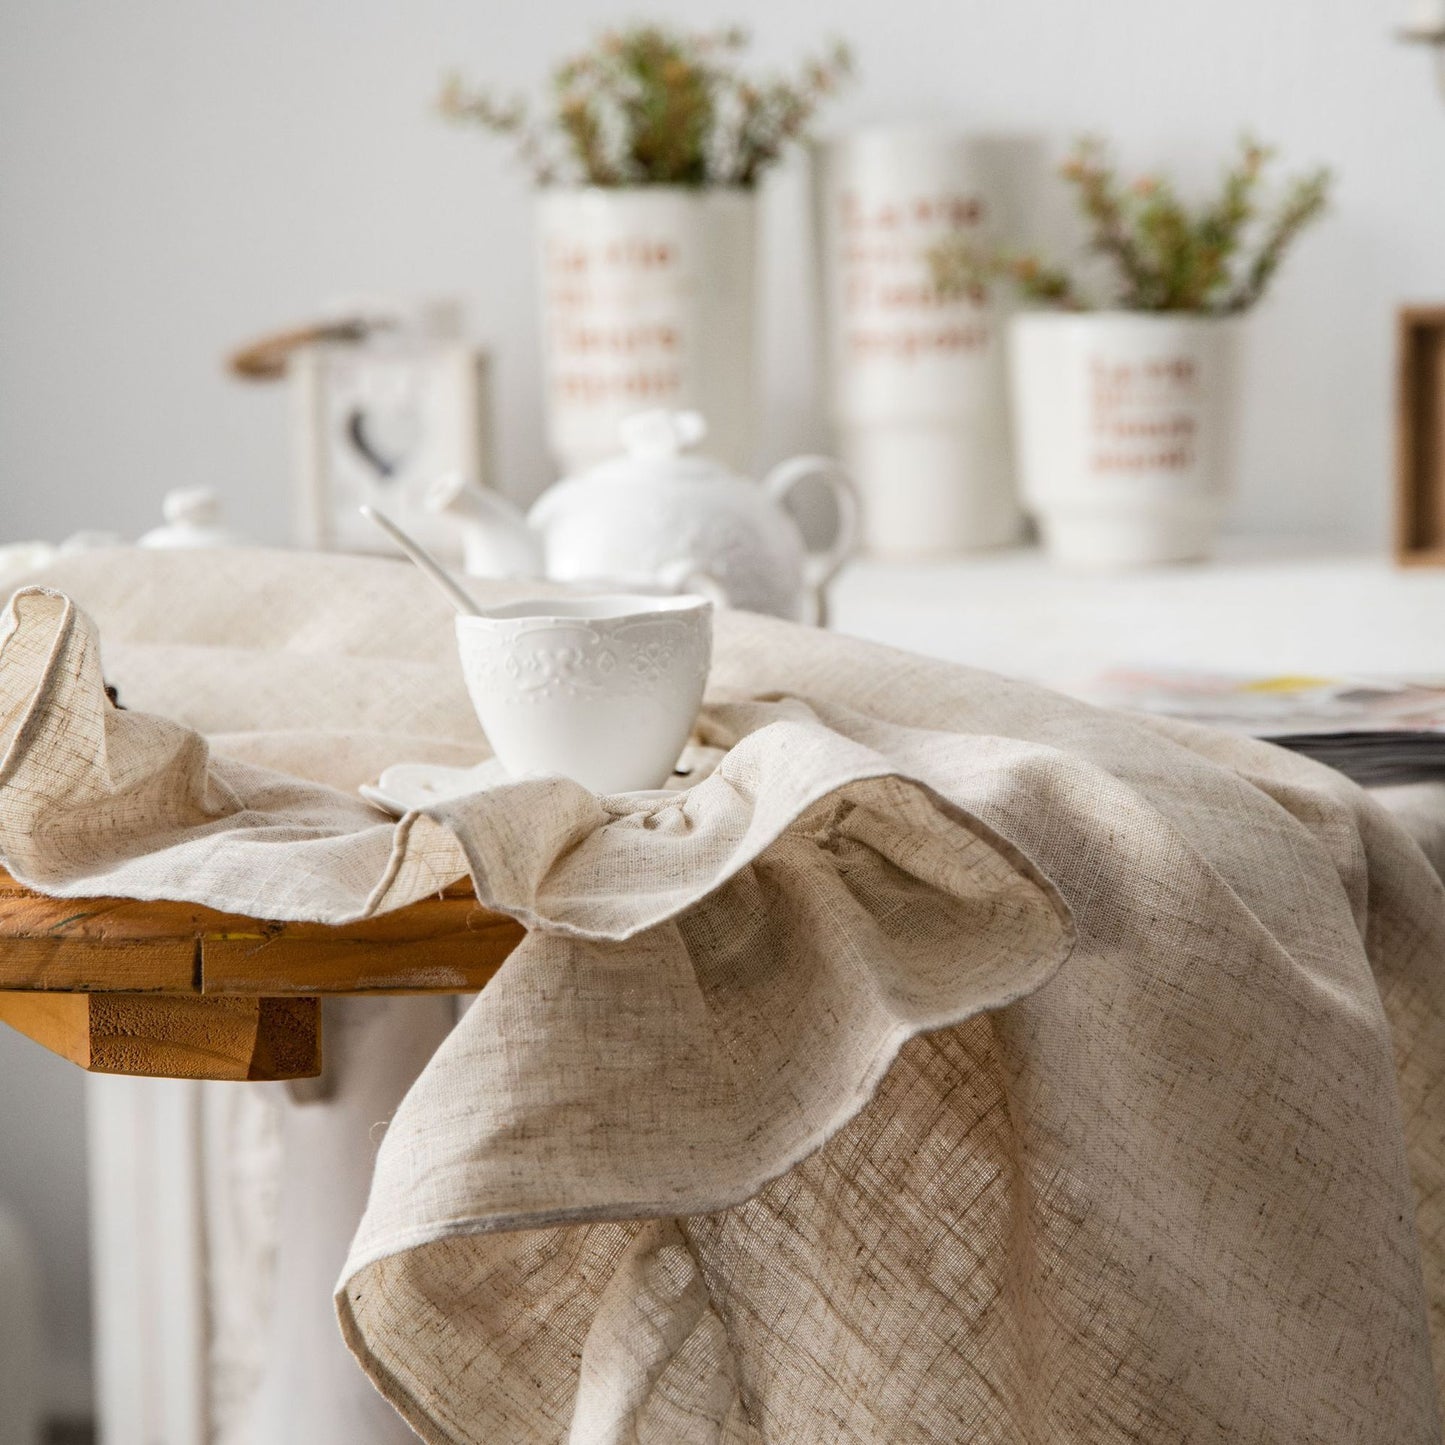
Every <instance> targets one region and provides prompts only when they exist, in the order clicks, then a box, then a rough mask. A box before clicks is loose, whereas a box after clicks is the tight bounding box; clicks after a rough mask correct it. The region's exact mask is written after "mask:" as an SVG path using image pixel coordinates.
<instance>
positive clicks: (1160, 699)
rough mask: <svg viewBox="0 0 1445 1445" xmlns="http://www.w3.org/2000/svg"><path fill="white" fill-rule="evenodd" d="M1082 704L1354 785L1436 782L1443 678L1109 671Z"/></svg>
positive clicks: (1443, 768) (1442, 756)
mask: <svg viewBox="0 0 1445 1445" xmlns="http://www.w3.org/2000/svg"><path fill="white" fill-rule="evenodd" d="M1081 691H1082V692H1083V693H1084V695H1085V696H1087V697H1088V699H1089V700H1090V701H1091V702H1097V703H1102V704H1104V705H1105V706H1108V707H1119V708H1131V709H1134V710H1136V711H1139V712H1150V713H1162V714H1164V715H1166V716H1170V717H1178V718H1185V719H1188V720H1189V721H1191V722H1198V723H1205V724H1207V725H1209V726H1211V727H1220V728H1225V729H1227V730H1229V731H1231V732H1239V733H1246V734H1248V735H1249V736H1251V737H1257V738H1265V739H1267V740H1268V741H1269V742H1272V743H1277V744H1278V745H1279V746H1280V747H1283V748H1289V749H1290V750H1291V751H1292V752H1297V753H1303V754H1304V755H1305V756H1306V757H1310V758H1314V759H1315V760H1316V761H1317V762H1321V763H1327V764H1329V766H1330V767H1332V768H1338V769H1339V771H1340V772H1342V773H1345V774H1347V775H1348V776H1349V777H1351V778H1353V779H1354V780H1355V781H1356V782H1357V783H1362V784H1364V785H1366V786H1367V787H1369V786H1378V785H1380V784H1384V783H1409V782H1421V781H1426V780H1430V779H1445V678H1435V679H1401V678H1389V679H1385V678H1378V677H1376V678H1371V677H1334V678H1326V677H1241V676H1232V675H1229V674H1225V673H1197V672H1173V671H1168V670H1161V671H1137V670H1133V671H1117V672H1109V673H1105V674H1104V675H1103V676H1102V677H1100V678H1097V679H1096V680H1095V681H1094V682H1092V683H1090V684H1089V685H1088V686H1087V687H1085V688H1083V689H1081Z"/></svg>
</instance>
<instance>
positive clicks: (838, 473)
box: [763, 456, 859, 627]
mask: <svg viewBox="0 0 1445 1445" xmlns="http://www.w3.org/2000/svg"><path fill="white" fill-rule="evenodd" d="M810 479H814V480H818V481H821V482H823V483H825V484H826V486H827V487H828V490H829V491H831V492H832V494H833V506H834V507H835V508H836V509H837V513H838V528H837V531H836V532H835V533H834V535H833V540H832V541H831V542H830V543H829V544H828V546H826V547H823V548H820V549H819V550H818V551H816V552H809V553H808V555H807V558H806V560H805V561H804V564H803V582H804V584H805V585H806V587H807V589H808V594H809V597H810V598H811V600H812V604H813V621H814V622H816V623H817V624H818V626H820V627H826V626H827V625H828V593H827V589H828V584H829V583H830V582H831V581H832V580H833V578H834V577H836V576H837V575H838V571H839V569H840V568H841V567H842V566H843V564H844V563H845V562H846V561H847V560H848V559H849V558H850V557H851V556H852V555H853V554H854V552H856V551H857V550H858V512H859V507H858V491H857V489H856V488H855V487H854V485H853V479H852V477H850V476H849V475H848V473H847V472H846V471H844V469H843V467H842V464H841V463H839V462H836V461H834V460H833V458H832V457H813V456H808V457H794V458H793V459H792V460H791V461H786V462H782V463H780V464H779V465H778V466H776V467H774V468H773V470H772V471H770V472H769V473H768V475H767V476H766V477H764V478H763V489H764V490H765V491H766V492H767V494H768V495H769V496H770V497H771V498H772V499H773V500H774V501H775V502H777V503H778V504H779V505H780V506H781V505H783V504H784V502H785V499H786V498H787V495H788V493H789V492H791V491H792V490H793V488H794V487H796V486H797V485H798V484H799V483H800V482H803V481H807V480H810Z"/></svg>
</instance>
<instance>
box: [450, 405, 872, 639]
mask: <svg viewBox="0 0 1445 1445" xmlns="http://www.w3.org/2000/svg"><path fill="white" fill-rule="evenodd" d="M621 430H622V443H623V446H624V448H625V451H624V454H623V455H622V456H619V457H617V458H615V459H614V460H612V461H610V462H604V463H603V464H602V465H601V466H598V467H593V468H592V469H591V470H589V471H586V472H583V473H581V474H580V475H579V476H575V477H567V478H564V479H563V480H562V481H560V482H558V483H557V484H556V485H555V486H553V487H551V488H549V489H548V490H547V491H546V492H545V493H543V495H542V496H541V497H540V498H539V499H538V501H537V502H536V504H535V505H534V506H533V507H532V510H531V511H530V512H529V513H528V514H527V515H526V516H525V517H524V516H523V515H522V513H521V512H520V511H519V510H518V509H517V508H516V507H514V506H513V505H512V504H511V503H510V502H508V501H507V500H506V499H505V498H504V497H502V496H500V495H499V494H498V493H496V492H493V491H487V490H484V489H483V488H481V487H479V486H476V485H473V484H470V483H468V482H467V481H466V480H465V479H463V478H461V477H459V476H455V475H452V476H446V477H441V478H439V479H438V480H437V481H436V482H434V483H433V484H432V486H431V487H430V488H429V489H428V492H427V497H426V504H427V506H429V507H430V508H431V509H432V510H434V511H438V512H448V513H451V514H453V515H455V516H456V517H458V518H459V519H460V520H461V522H462V524H463V541H464V546H465V549H466V550H465V555H466V569H467V571H468V572H469V573H470V574H472V575H473V576H480V577H505V576H519V575H530V576H539V575H540V576H546V577H549V578H552V579H554V580H556V581H568V582H593V583H598V582H606V584H607V585H609V586H612V587H617V586H627V587H634V588H654V589H655V588H661V589H663V590H666V591H681V590H685V589H687V590H697V591H702V592H706V593H709V594H710V595H712V596H714V597H716V598H717V599H719V600H721V601H724V602H726V603H728V604H729V605H731V606H733V607H744V608H747V609H748V610H750V611H753V612H770V613H772V614H773V615H775V616H778V617H789V618H794V619H798V618H802V619H805V620H810V621H819V622H821V621H822V620H823V618H824V614H825V610H826V606H825V589H826V588H827V585H828V583H829V582H830V581H831V580H832V578H833V576H834V575H835V574H836V573H837V571H838V569H839V568H840V567H841V566H842V565H843V563H844V562H846V561H847V560H848V558H849V557H850V556H851V555H852V553H853V551H854V547H855V539H856V536H857V523H858V504H857V499H856V496H855V494H854V491H853V487H852V484H851V483H850V482H849V481H848V479H847V477H846V475H845V474H844V473H843V471H842V469H841V468H840V467H839V466H838V464H837V463H836V462H834V461H831V460H829V459H828V458H826V457H795V458H793V460H791V461H787V462H783V463H782V464H781V465H780V466H778V467H776V468H774V470H773V471H771V472H770V473H769V474H768V475H767V477H766V478H764V480H763V482H762V484H761V485H759V484H758V483H756V482H751V481H747V480H746V479H744V478H742V477H739V476H736V475H734V474H733V473H732V472H730V471H728V470H727V468H726V467H724V466H723V465H722V464H721V463H720V462H716V461H713V460H711V459H710V458H708V457H703V456H695V455H689V454H687V448H688V447H691V446H693V445H695V444H696V443H697V442H699V441H701V440H702V438H703V436H704V434H705V432H706V426H705V424H704V422H703V419H702V417H701V416H699V415H698V414H697V413H696V412H689V411H684V412H670V411H650V412H640V413H638V414H637V415H636V416H631V417H628V418H627V420H626V421H624V422H623V424H622V428H621ZM810 479H811V480H814V481H816V482H820V483H822V484H823V485H824V486H826V487H827V488H828V489H829V490H830V491H831V492H832V495H833V498H834V504H835V507H836V511H837V529H836V532H835V535H834V538H833V541H832V543H831V544H830V545H829V546H828V547H826V548H824V549H822V550H820V551H809V549H808V546H807V543H806V542H805V541H804V539H803V534H802V532H801V531H800V530H799V528H798V524H797V523H796V522H795V521H794V520H793V518H792V517H791V516H790V515H789V513H788V512H787V511H786V510H785V508H784V506H783V505H782V504H783V499H784V498H785V497H787V495H788V494H789V493H790V492H791V491H792V490H793V489H794V488H795V487H797V486H798V485H799V484H800V483H802V482H803V481H805V480H810Z"/></svg>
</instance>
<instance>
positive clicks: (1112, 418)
mask: <svg viewBox="0 0 1445 1445" xmlns="http://www.w3.org/2000/svg"><path fill="white" fill-rule="evenodd" d="M1235 349H1236V323H1235V322H1233V321H1231V320H1228V319H1223V318H1218V317H1207V316H1192V315H1152V314H1144V313H1132V312H1101V313H1097V314H1088V315H1063V314H1052V313H1049V314H1044V313H1040V314H1030V315H1025V316H1016V317H1014V319H1013V320H1012V321H1011V323H1010V326H1009V369H1010V379H1011V382H1012V390H1013V415H1014V436H1015V446H1016V449H1017V454H1018V458H1019V470H1020V476H1021V479H1022V483H1023V493H1024V499H1025V501H1026V503H1027V505H1028V507H1029V509H1030V510H1031V511H1032V512H1033V513H1034V514H1035V516H1036V517H1037V518H1038V522H1039V526H1040V529H1041V531H1042V534H1043V539H1044V544H1045V546H1046V547H1047V548H1048V550H1049V551H1050V553H1052V554H1053V556H1055V557H1056V558H1057V559H1058V560H1059V561H1061V562H1065V563H1069V564H1071V565H1077V566H1084V567H1127V566H1137V565H1145V564H1149V563H1158V562H1186V561H1193V560H1198V559H1200V558H1204V557H1207V556H1208V555H1209V554H1210V552H1211V551H1212V550H1213V547H1214V543H1215V539H1216V537H1217V535H1218V532H1219V525H1220V522H1221V520H1222V518H1223V515H1224V510H1225V507H1226V505H1227V503H1228V500H1229V496H1230V493H1231V491H1232V490H1233V483H1234V450H1235V447H1234V442H1235V435H1234V433H1235Z"/></svg>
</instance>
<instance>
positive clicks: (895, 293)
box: [818, 126, 1029, 557]
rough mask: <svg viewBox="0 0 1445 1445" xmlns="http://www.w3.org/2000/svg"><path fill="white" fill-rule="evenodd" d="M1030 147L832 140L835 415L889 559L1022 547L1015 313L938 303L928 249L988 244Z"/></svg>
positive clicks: (826, 216) (828, 226)
mask: <svg viewBox="0 0 1445 1445" xmlns="http://www.w3.org/2000/svg"><path fill="white" fill-rule="evenodd" d="M1028 159H1029V158H1028V157H1027V156H1020V155H1019V153H1018V147H1017V146H1014V147H1012V148H1006V147H1004V146H1003V145H1001V144H1000V143H999V142H993V141H989V140H985V139H977V138H970V137H968V136H963V135H958V134H955V133H954V132H952V131H949V130H943V129H939V128H936V127H931V126H890V127H877V128H872V129H867V130H861V131H857V132H855V133H853V134H851V135H849V136H846V137H844V138H842V139H841V140H838V141H835V142H833V143H832V144H830V145H828V146H827V147H825V148H823V150H822V151H821V153H820V158H819V166H818V208H819V227H818V230H819V236H820V240H821V244H822V257H823V259H822V272H823V282H824V291H825V295H824V301H825V314H826V319H827V350H826V354H827V359H828V372H829V393H830V403H831V411H832V416H833V420H834V423H835V425H836V428H837V433H838V442H839V447H840V450H841V452H842V455H843V460H844V462H845V464H846V466H847V467H848V469H849V471H850V472H851V473H852V474H853V477H854V479H855V480H856V482H857V484H858V489H859V492H860V494H861V498H862V504H863V536H864V543H865V545H866V547H867V548H868V550H869V551H870V552H873V553H874V554H877V555H883V556H912V557H919V556H929V555H946V554H949V553H956V552H961V551H970V550H974V549H977V548H985V547H997V546H1001V545H1005V544H1007V543H1010V542H1014V541H1017V540H1018V538H1019V536H1020V534H1021V532H1022V529H1023V513H1022V511H1021V509H1020V507H1019V503H1018V499H1017V496H1016V494H1015V489H1014V483H1013V467H1012V460H1011V457H1010V449H1009V433H1008V419H1007V407H1006V401H1005V386H1004V357H1003V338H1002V335H1001V323H1002V317H1001V315H1000V312H999V310H998V308H997V306H996V305H995V304H993V303H987V302H982V301H974V300H957V301H940V300H939V298H938V297H937V294H936V292H935V290H934V286H933V276H932V270H931V267H930V265H929V262H928V254H927V253H928V251H929V250H930V249H931V248H932V247H933V246H935V245H937V244H938V243H939V242H941V241H944V240H946V239H948V238H950V237H955V236H964V237H967V238H969V239H970V240H973V241H976V242H979V243H987V241H988V240H989V239H991V238H993V237H996V236H998V235H1001V234H1004V233H1006V232H1008V231H1010V230H1012V229H1013V227H1012V226H1011V225H1010V224H1009V218H1007V217H1006V216H1005V214H1004V212H1005V202H1006V197H1007V194H1008V186H1009V181H1008V178H1009V176H1010V174H1011V173H1017V172H1018V170H1019V168H1020V166H1022V167H1023V169H1025V170H1026V169H1027V163H1028Z"/></svg>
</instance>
